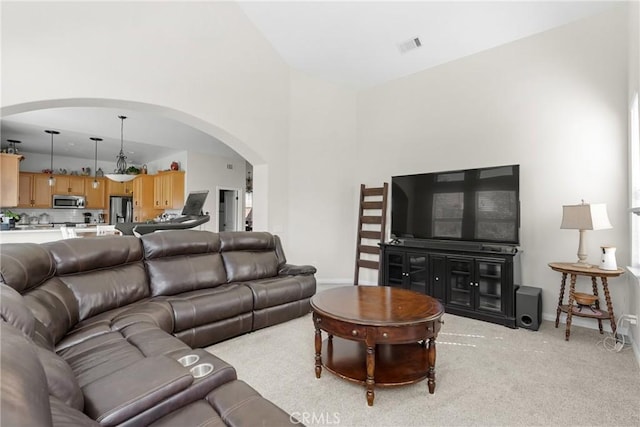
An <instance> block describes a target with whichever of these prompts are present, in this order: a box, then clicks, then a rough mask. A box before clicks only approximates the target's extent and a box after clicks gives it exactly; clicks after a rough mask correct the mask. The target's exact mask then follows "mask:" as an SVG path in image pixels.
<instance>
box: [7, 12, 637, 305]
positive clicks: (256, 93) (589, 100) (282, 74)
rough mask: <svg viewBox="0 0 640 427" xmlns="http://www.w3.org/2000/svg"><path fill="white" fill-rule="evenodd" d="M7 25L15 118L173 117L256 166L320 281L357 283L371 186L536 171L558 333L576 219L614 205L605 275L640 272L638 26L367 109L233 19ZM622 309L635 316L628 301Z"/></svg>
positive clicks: (599, 26) (531, 42)
mask: <svg viewBox="0 0 640 427" xmlns="http://www.w3.org/2000/svg"><path fill="white" fill-rule="evenodd" d="M1 19H2V22H1V24H2V26H1V30H0V31H1V35H2V46H1V47H2V93H1V105H2V107H3V114H9V111H12V110H11V108H12V107H15V106H16V105H22V104H23V103H38V102H41V101H46V100H71V102H80V101H82V100H86V99H90V100H94V99H97V100H104V102H105V103H111V102H120V101H124V102H126V103H136V104H135V105H141V106H142V107H141V108H146V107H145V106H157V107H158V108H159V109H160V110H161V111H166V110H164V109H171V112H172V113H173V114H178V115H180V117H181V118H183V119H184V120H183V121H185V122H187V123H188V124H194V126H196V127H198V128H200V129H202V130H204V131H210V133H212V134H213V135H215V136H217V137H218V138H219V139H221V140H223V141H225V142H227V143H229V145H230V146H232V147H233V148H234V149H235V150H236V151H237V152H238V153H240V154H241V155H243V156H244V157H245V158H246V159H247V160H248V161H249V162H251V163H252V164H253V166H254V195H255V197H254V202H255V212H254V213H255V217H254V220H255V222H254V225H255V229H256V230H269V231H273V232H275V233H278V234H280V235H281V236H282V238H283V242H284V244H285V250H286V252H287V255H288V257H289V259H290V260H291V261H292V262H301V263H311V262H314V263H316V264H317V265H318V267H319V268H320V270H319V274H318V277H319V278H320V279H323V280H332V279H333V280H335V279H349V280H350V279H351V277H352V274H353V273H352V271H353V263H354V256H355V232H356V230H355V228H356V218H355V217H356V215H357V198H358V187H359V184H360V183H365V184H372V185H379V184H380V183H381V182H383V181H388V180H389V179H390V177H391V176H392V175H395V174H406V173H414V172H416V173H417V172H426V171H432V170H446V169H459V168H466V167H479V166H487V165H496V164H506V163H519V164H520V165H521V166H522V167H521V174H522V175H521V191H522V194H521V198H522V207H523V215H522V229H521V238H522V246H523V248H524V250H525V252H524V257H523V276H524V281H525V284H528V285H532V286H540V287H542V288H543V289H544V309H545V313H546V314H547V316H548V315H549V314H550V313H553V311H554V307H555V303H556V299H557V287H558V283H559V277H557V275H556V274H554V273H552V272H551V271H550V270H549V269H548V267H547V266H546V264H547V262H549V261H553V260H563V259H568V260H571V259H572V258H573V257H574V256H575V252H576V247H577V237H578V236H577V232H573V231H568V230H560V229H559V223H560V215H561V206H562V205H563V204H567V203H576V202H579V201H580V199H582V198H583V199H585V200H587V201H590V202H605V203H607V204H608V206H609V215H610V217H611V221H612V223H613V225H614V227H615V228H614V229H613V230H607V231H598V232H591V233H589V234H588V250H589V253H590V254H591V257H590V260H591V262H596V261H597V251H598V247H599V245H601V244H604V243H608V244H614V245H615V246H617V247H618V248H619V249H618V262H619V263H620V264H621V265H624V264H625V263H626V262H628V243H627V240H628V233H629V229H628V225H627V222H628V221H627V215H626V212H625V209H626V185H627V183H626V172H627V166H626V153H627V151H626V134H627V130H626V116H627V115H626V94H627V78H626V73H627V63H626V54H627V38H628V35H627V32H626V26H627V17H626V15H625V10H624V8H621V7H618V8H617V9H616V10H614V11H613V12H610V13H607V14H605V15H602V16H598V17H595V18H591V19H588V20H586V21H580V22H577V23H575V24H571V25H569V26H566V27H563V28H560V29H557V30H553V31H549V32H547V33H543V34H541V35H537V36H533V37H530V38H526V39H523V40H520V41H517V42H514V43H511V44H509V45H506V46H502V47H498V48H495V49H492V50H488V51H486V52H483V53H480V54H477V55H474V56H471V57H468V58H465V59H461V60H459V61H455V62H452V63H449V64H445V65H442V66H440V67H437V68H434V69H431V70H428V71H425V72H422V73H418V74H416V75H413V76H409V77H407V78H404V79H400V80H397V81H394V82H391V83H388V84H385V85H382V86H379V87H376V88H373V89H370V90H367V91H364V92H362V93H359V94H353V93H350V92H349V91H345V90H343V89H339V88H336V87H333V86H331V85H329V84H326V83H322V82H319V81H316V80H314V79H311V78H309V77H307V76H304V75H301V74H300V73H296V72H292V71H290V69H289V68H288V67H287V66H286V64H285V63H284V62H283V61H282V60H281V58H280V57H279V56H278V55H277V54H276V53H275V51H274V50H273V48H272V47H271V46H270V45H269V44H268V43H267V41H266V40H265V39H264V38H263V37H262V36H261V35H260V34H259V33H258V31H257V30H256V28H255V27H254V26H253V25H252V24H251V23H250V22H249V20H248V19H247V18H246V16H245V15H244V14H243V13H242V11H241V10H240V9H239V8H238V6H237V5H236V4H234V3H233V2H5V3H3V5H2V16H1ZM78 100H80V101H78ZM56 102H58V101H56ZM174 118H177V117H174ZM354 141H355V143H354ZM192 161H193V160H192V159H189V162H192ZM188 180H189V181H188V182H189V184H188V186H190V185H191V184H190V182H191V177H189V178H188ZM612 294H613V298H614V306H615V307H616V309H617V310H618V311H625V310H627V309H628V301H627V300H626V297H627V296H628V290H627V289H625V288H622V287H620V286H617V284H614V283H612Z"/></svg>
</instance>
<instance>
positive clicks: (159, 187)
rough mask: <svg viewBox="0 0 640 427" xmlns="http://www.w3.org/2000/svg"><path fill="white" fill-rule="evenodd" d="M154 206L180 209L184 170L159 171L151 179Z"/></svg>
mask: <svg viewBox="0 0 640 427" xmlns="http://www.w3.org/2000/svg"><path fill="white" fill-rule="evenodd" d="M153 194H154V196H153V198H154V206H155V207H156V208H158V209H182V207H183V206H184V171H166V172H159V173H158V174H157V175H155V176H154V181H153Z"/></svg>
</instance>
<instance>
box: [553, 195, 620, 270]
mask: <svg viewBox="0 0 640 427" xmlns="http://www.w3.org/2000/svg"><path fill="white" fill-rule="evenodd" d="M560 228H561V229H571V230H579V231H580V242H579V244H578V262H577V263H576V264H574V265H576V266H578V267H592V265H591V264H589V263H588V262H587V251H586V249H585V245H584V241H585V237H584V234H585V233H584V232H585V230H604V229H607V228H613V227H612V226H611V223H610V222H609V216H608V215H607V205H606V204H604V203H595V204H586V203H585V202H584V200H583V201H582V204H580V205H567V206H562V224H561V225H560Z"/></svg>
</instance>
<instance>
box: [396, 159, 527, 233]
mask: <svg viewBox="0 0 640 427" xmlns="http://www.w3.org/2000/svg"><path fill="white" fill-rule="evenodd" d="M519 172H520V167H519V165H508V166H497V167H489V168H481V169H466V170H458V171H447V172H433V173H424V174H417V175H403V176H394V177H392V178H391V234H392V235H393V236H394V237H395V238H399V239H407V238H409V239H411V238H414V239H434V240H460V241H470V242H492V243H509V244H518V243H519V224H520V200H519V185H520V179H519Z"/></svg>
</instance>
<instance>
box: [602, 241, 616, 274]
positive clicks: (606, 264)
mask: <svg viewBox="0 0 640 427" xmlns="http://www.w3.org/2000/svg"><path fill="white" fill-rule="evenodd" d="M600 248H601V249H602V257H601V258H600V268H601V269H602V270H617V269H618V263H617V262H616V248H615V246H601V247H600Z"/></svg>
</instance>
